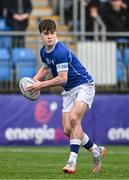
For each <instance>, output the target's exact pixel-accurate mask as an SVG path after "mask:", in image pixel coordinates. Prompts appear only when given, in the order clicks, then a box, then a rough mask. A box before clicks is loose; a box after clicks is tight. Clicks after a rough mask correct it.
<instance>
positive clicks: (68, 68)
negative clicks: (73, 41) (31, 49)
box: [28, 19, 106, 173]
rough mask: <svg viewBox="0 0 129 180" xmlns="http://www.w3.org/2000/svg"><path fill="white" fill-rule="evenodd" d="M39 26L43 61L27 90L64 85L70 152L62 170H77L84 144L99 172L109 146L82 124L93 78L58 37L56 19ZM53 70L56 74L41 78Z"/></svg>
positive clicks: (89, 106) (71, 171)
mask: <svg viewBox="0 0 129 180" xmlns="http://www.w3.org/2000/svg"><path fill="white" fill-rule="evenodd" d="M38 28H39V32H40V35H41V40H42V42H43V44H44V46H43V47H42V48H41V50H40V55H41V59H42V63H43V65H42V67H41V68H40V69H39V71H38V72H37V74H36V75H35V76H34V79H35V80H36V83H35V84H34V85H31V86H29V87H28V91H29V90H31V91H32V92H35V91H37V90H40V89H41V88H45V87H52V86H57V85H62V86H63V87H64V91H63V92H62V96H63V110H62V122H63V127H64V132H65V134H66V135H67V136H68V137H69V138H70V156H69V159H68V162H67V164H66V166H65V167H64V168H63V171H64V173H75V172H76V162H77V156H78V152H79V148H80V145H82V146H83V147H84V148H86V149H87V150H89V151H90V152H91V153H92V156H93V168H92V171H93V173H96V172H98V171H99V170H100V169H101V158H102V157H103V156H104V155H105V154H106V149H105V148H104V147H99V146H97V145H96V144H94V143H93V142H92V141H91V140H90V139H89V137H88V135H87V134H86V133H84V132H83V130H82V127H81V121H82V118H83V116H84V114H85V112H86V111H88V110H89V109H90V108H91V105H92V102H93V99H94V94H95V85H94V81H93V79H92V77H91V75H90V74H89V73H88V72H87V70H86V69H85V68H84V66H83V65H82V64H81V63H80V61H79V60H78V58H77V57H76V56H75V55H74V54H73V52H72V51H71V50H70V49H69V48H68V47H66V46H65V45H64V44H62V43H61V42H60V41H58V40H57V37H56V24H55V22H54V21H53V20H51V19H45V20H42V21H41V22H40V23H39V26H38ZM50 70H51V72H52V75H53V78H52V79H51V80H46V81H42V80H43V77H45V76H46V75H47V74H48V73H49V71H50Z"/></svg>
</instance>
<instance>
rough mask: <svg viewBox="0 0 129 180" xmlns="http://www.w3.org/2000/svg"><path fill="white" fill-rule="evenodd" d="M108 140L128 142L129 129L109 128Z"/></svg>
mask: <svg viewBox="0 0 129 180" xmlns="http://www.w3.org/2000/svg"><path fill="white" fill-rule="evenodd" d="M107 135H108V138H109V139H110V140H111V141H115V140H129V127H128V128H122V127H120V128H110V129H109V130H108V134H107Z"/></svg>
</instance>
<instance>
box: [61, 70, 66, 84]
mask: <svg viewBox="0 0 129 180" xmlns="http://www.w3.org/2000/svg"><path fill="white" fill-rule="evenodd" d="M59 78H60V81H61V84H66V82H67V79H68V75H67V73H66V72H61V73H60V74H59Z"/></svg>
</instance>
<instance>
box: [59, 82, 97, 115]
mask: <svg viewBox="0 0 129 180" xmlns="http://www.w3.org/2000/svg"><path fill="white" fill-rule="evenodd" d="M94 95H95V84H94V83H90V84H81V85H80V86H77V87H75V88H73V89H71V90H70V91H63V92H62V96H63V109H62V112H69V111H71V109H72V107H73V105H74V103H75V102H76V101H83V102H85V103H86V104H87V105H88V108H89V109H90V108H91V106H92V102H93V100H94Z"/></svg>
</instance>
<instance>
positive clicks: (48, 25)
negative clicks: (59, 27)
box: [38, 19, 56, 33]
mask: <svg viewBox="0 0 129 180" xmlns="http://www.w3.org/2000/svg"><path fill="white" fill-rule="evenodd" d="M38 28H39V32H40V33H41V32H43V31H44V30H45V31H56V23H55V22H54V21H53V20H52V19H44V20H41V22H40V23H39V25H38Z"/></svg>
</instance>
